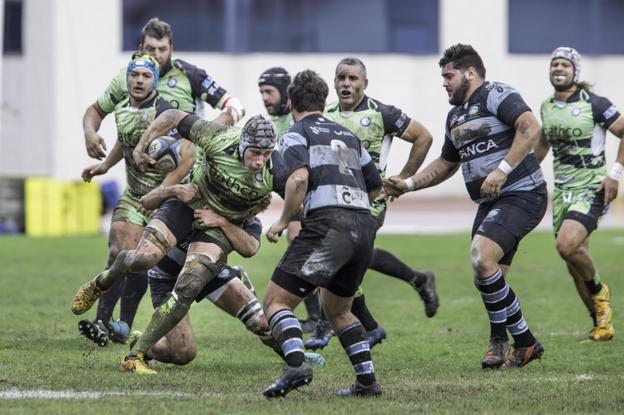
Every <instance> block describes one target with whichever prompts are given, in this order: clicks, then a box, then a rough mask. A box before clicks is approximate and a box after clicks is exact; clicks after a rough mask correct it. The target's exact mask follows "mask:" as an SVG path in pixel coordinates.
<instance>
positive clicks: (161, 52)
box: [140, 36, 172, 75]
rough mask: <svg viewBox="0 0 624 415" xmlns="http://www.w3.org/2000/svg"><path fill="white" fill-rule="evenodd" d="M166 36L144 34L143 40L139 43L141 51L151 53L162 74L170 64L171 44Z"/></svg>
mask: <svg viewBox="0 0 624 415" xmlns="http://www.w3.org/2000/svg"><path fill="white" fill-rule="evenodd" d="M169 42H170V40H169V38H168V37H163V38H162V39H156V38H155V37H151V36H145V40H143V43H142V44H141V48H140V49H141V53H146V54H148V55H151V56H152V57H153V58H154V59H156V61H157V62H158V65H159V66H160V74H161V75H162V74H163V73H164V72H166V71H167V69H168V68H169V67H170V66H171V51H172V48H171V44H170V43H169Z"/></svg>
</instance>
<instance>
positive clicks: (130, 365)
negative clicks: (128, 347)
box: [119, 353, 156, 375]
mask: <svg viewBox="0 0 624 415" xmlns="http://www.w3.org/2000/svg"><path fill="white" fill-rule="evenodd" d="M119 371H120V372H121V373H128V372H131V373H138V374H140V375H155V374H156V371H155V370H154V369H152V368H150V367H149V366H148V364H147V363H145V357H144V356H143V353H138V354H137V355H136V357H131V356H126V357H124V359H123V361H122V362H121V364H120V365H119Z"/></svg>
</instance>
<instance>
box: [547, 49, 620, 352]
mask: <svg viewBox="0 0 624 415" xmlns="http://www.w3.org/2000/svg"><path fill="white" fill-rule="evenodd" d="M580 73H581V56H580V54H579V53H578V52H577V51H576V50H575V49H573V48H570V47H559V48H557V49H555V50H554V51H553V53H552V56H551V60H550V83H551V84H552V86H553V87H554V93H553V94H552V95H550V96H549V97H548V98H546V100H544V102H543V103H542V106H541V111H540V113H541V117H542V135H541V139H540V141H539V144H538V146H537V147H536V149H535V152H536V155H537V159H538V161H540V162H541V161H542V160H543V159H544V157H545V156H546V153H547V152H548V149H549V148H550V147H551V146H552V150H553V156H554V169H555V190H554V193H553V230H554V232H555V238H556V246H557V251H558V252H559V255H560V256H561V258H562V259H563V260H564V261H565V263H566V265H567V268H568V271H569V272H570V275H571V276H572V279H573V281H574V284H575V286H576V289H577V292H578V294H579V296H580V297H581V300H582V301H583V303H584V304H585V307H586V308H587V310H588V312H589V313H590V316H591V317H592V321H593V329H592V330H591V332H590V334H589V340H597V341H602V340H611V339H612V338H613V335H614V334H615V329H614V328H613V323H612V322H611V316H612V313H611V305H610V292H609V287H608V286H607V284H605V283H604V282H603V281H602V280H601V278H600V275H599V274H598V271H597V270H596V266H595V265H594V262H593V260H592V258H591V256H590V255H589V236H590V235H591V233H592V232H593V231H594V230H596V228H597V227H598V222H599V221H600V218H601V217H602V216H603V215H604V214H605V213H606V212H607V209H608V206H609V203H611V202H612V201H613V200H614V199H615V198H616V197H617V193H618V184H619V183H618V181H619V179H620V177H621V176H622V171H624V142H622V141H621V140H620V145H619V149H618V154H617V159H616V162H615V164H614V165H613V167H612V168H611V170H610V171H609V172H608V173H607V169H606V160H605V152H604V148H605V138H606V131H607V130H609V131H611V132H612V133H613V134H614V135H615V136H617V137H618V138H620V139H621V138H622V137H623V136H624V117H622V116H621V114H620V112H619V111H618V110H617V109H616V108H615V107H614V106H613V104H612V103H611V101H609V100H608V99H607V98H605V97H601V96H598V95H596V94H594V93H593V92H592V91H591V85H590V84H589V83H587V82H584V81H581V80H580Z"/></svg>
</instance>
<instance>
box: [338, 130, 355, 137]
mask: <svg viewBox="0 0 624 415" xmlns="http://www.w3.org/2000/svg"><path fill="white" fill-rule="evenodd" d="M333 132H334V134H336V135H337V136H341V135H344V136H346V137H353V134H351V133H350V132H349V131H340V130H334V131H333Z"/></svg>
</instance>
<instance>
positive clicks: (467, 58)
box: [438, 43, 485, 79]
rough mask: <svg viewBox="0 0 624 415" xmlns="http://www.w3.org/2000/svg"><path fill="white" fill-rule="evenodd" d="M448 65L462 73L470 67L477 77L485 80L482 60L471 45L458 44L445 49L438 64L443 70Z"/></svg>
mask: <svg viewBox="0 0 624 415" xmlns="http://www.w3.org/2000/svg"><path fill="white" fill-rule="evenodd" d="M449 63H450V64H452V65H453V68H455V69H459V70H462V71H465V70H467V69H468V68H470V67H472V68H475V70H476V71H477V73H478V74H479V76H480V77H481V78H483V79H485V66H484V65H483V60H481V56H479V54H478V53H477V51H476V50H474V48H473V47H472V46H471V45H464V44H461V43H458V44H456V45H453V46H451V47H450V48H448V49H446V50H445V51H444V56H442V58H441V59H440V62H438V64H439V65H440V68H443V67H445V66H446V65H448V64H449Z"/></svg>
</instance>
